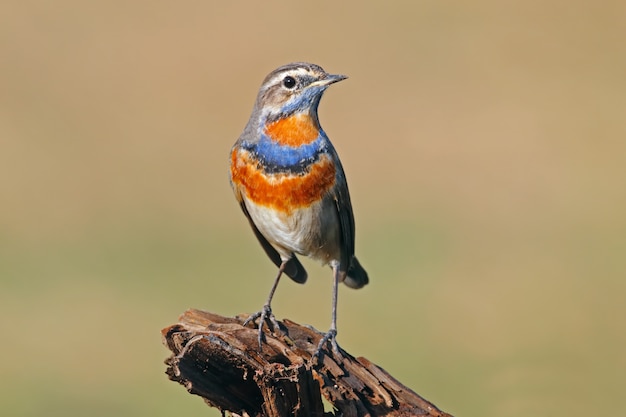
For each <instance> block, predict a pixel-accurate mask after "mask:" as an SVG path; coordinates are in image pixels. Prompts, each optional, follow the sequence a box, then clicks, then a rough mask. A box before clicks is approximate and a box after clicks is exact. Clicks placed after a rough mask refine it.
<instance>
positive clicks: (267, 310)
mask: <svg viewBox="0 0 626 417" xmlns="http://www.w3.org/2000/svg"><path fill="white" fill-rule="evenodd" d="M286 266H287V261H283V262H282V263H281V264H280V267H279V268H278V275H276V279H275V280H274V285H272V289H271V290H270V294H269V296H268V297H267V301H266V302H265V305H263V309H262V310H261V311H257V312H256V313H254V314H252V315H251V316H250V317H248V318H247V319H246V321H244V322H243V325H244V327H245V326H246V325H247V324H248V323H250V322H252V323H254V321H255V320H256V319H258V318H259V317H260V318H261V319H260V320H259V351H262V350H263V338H264V335H263V324H264V323H265V322H266V320H267V321H269V322H270V324H271V325H272V328H271V329H270V330H273V329H279V325H278V322H277V321H276V317H274V314H273V313H272V307H271V304H272V298H274V292H275V291H276V288H277V287H278V282H279V281H280V277H281V276H282V275H283V271H284V270H285V267H286ZM268 328H269V327H268Z"/></svg>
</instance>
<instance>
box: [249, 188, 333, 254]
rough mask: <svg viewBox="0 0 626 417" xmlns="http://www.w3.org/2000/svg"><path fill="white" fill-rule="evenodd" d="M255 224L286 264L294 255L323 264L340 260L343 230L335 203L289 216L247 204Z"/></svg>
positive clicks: (316, 205) (319, 204)
mask: <svg viewBox="0 0 626 417" xmlns="http://www.w3.org/2000/svg"><path fill="white" fill-rule="evenodd" d="M245 204H246V208H247V209H248V213H249V214H250V217H251V218H252V220H253V221H254V224H255V225H256V227H257V228H258V229H259V231H260V232H261V234H263V236H264V237H265V238H266V239H267V241H268V242H269V243H270V244H271V245H272V246H273V247H274V248H275V249H276V250H277V251H278V253H279V254H280V256H281V258H282V259H283V260H286V259H289V258H291V256H292V253H297V254H300V255H305V256H309V257H311V258H313V259H316V260H318V261H320V262H322V263H323V264H327V263H329V262H331V261H333V260H337V261H338V260H339V259H340V227H339V218H338V215H337V210H336V208H335V207H334V202H333V201H332V200H330V199H325V200H324V201H322V202H319V203H315V204H313V205H312V206H310V207H308V208H306V209H296V210H293V211H292V212H291V213H289V214H286V213H283V212H279V211H277V210H274V209H272V208H269V207H266V206H261V205H256V204H254V203H252V202H250V201H246V202H245Z"/></svg>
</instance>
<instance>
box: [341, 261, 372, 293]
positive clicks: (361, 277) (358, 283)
mask: <svg viewBox="0 0 626 417" xmlns="http://www.w3.org/2000/svg"><path fill="white" fill-rule="evenodd" d="M369 281H370V279H369V278H368V277H367V272H365V269H363V267H362V266H361V264H360V263H359V261H358V260H357V259H356V256H354V257H352V262H350V268H348V273H347V275H346V279H345V280H344V281H343V283H344V284H346V285H347V286H348V287H350V288H355V289H356V288H361V287H363V286H365V284H367V283H368V282H369Z"/></svg>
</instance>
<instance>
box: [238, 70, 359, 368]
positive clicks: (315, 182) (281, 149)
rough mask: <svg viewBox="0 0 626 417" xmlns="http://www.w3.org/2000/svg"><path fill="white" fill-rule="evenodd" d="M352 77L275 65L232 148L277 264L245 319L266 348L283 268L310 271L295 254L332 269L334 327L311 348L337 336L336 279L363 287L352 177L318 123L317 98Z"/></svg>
mask: <svg viewBox="0 0 626 417" xmlns="http://www.w3.org/2000/svg"><path fill="white" fill-rule="evenodd" d="M346 78H348V77H347V76H345V75H335V74H329V73H327V72H326V71H324V69H323V68H322V67H320V66H319V65H316V64H312V63H307V62H294V63H290V64H287V65H283V66H280V67H278V68H276V69H275V70H273V71H272V72H270V73H269V74H268V75H267V76H266V77H265V79H264V81H263V83H262V84H261V87H260V89H259V92H258V95H257V98H256V101H255V104H254V108H253V110H252V114H251V115H250V119H249V120H248V123H247V124H246V126H245V128H244V130H243V132H242V134H241V135H240V136H239V138H238V139H237V141H236V142H235V144H234V145H233V147H232V149H231V152H230V184H231V187H232V189H233V192H234V194H235V197H236V199H237V201H238V202H239V205H240V207H241V209H242V211H243V213H244V214H245V216H246V217H247V219H248V221H249V223H250V226H251V227H252V230H253V232H254V234H255V236H256V238H257V239H258V241H259V242H260V244H261V246H262V247H263V249H264V250H265V253H266V254H267V256H268V257H269V258H270V259H271V261H272V262H273V263H274V264H275V265H276V266H277V267H278V273H277V275H276V278H275V279H274V283H273V285H272V287H271V290H270V293H269V295H268V297H267V301H266V302H265V304H264V305H263V308H262V310H261V311H259V312H257V313H254V314H252V315H250V316H249V317H248V319H247V320H246V321H245V322H244V323H243V324H244V326H247V325H248V324H249V323H253V324H256V323H255V321H256V320H257V319H259V324H258V344H259V350H260V351H262V343H263V340H264V335H263V325H264V324H266V325H267V326H268V329H270V331H271V328H270V327H269V326H271V327H272V328H273V329H276V330H278V329H279V326H278V322H277V321H276V319H275V317H274V314H273V312H272V309H271V302H272V298H273V297H274V292H275V291H276V288H277V287H278V283H279V281H280V278H281V276H282V275H283V274H286V275H288V276H289V277H290V278H291V279H292V280H293V281H295V282H297V283H301V284H303V283H305V281H306V280H307V276H308V275H307V272H306V270H305V269H304V267H303V266H302V264H301V263H300V261H299V259H298V257H297V256H298V255H302V256H305V257H309V258H311V259H313V260H316V261H319V262H321V264H322V265H329V266H330V268H331V269H332V278H333V287H332V309H331V325H330V329H329V331H328V332H327V333H325V334H324V336H323V337H322V338H321V340H320V342H319V344H318V346H317V348H316V350H315V354H314V356H318V355H319V354H320V353H321V352H322V350H323V348H324V347H325V346H326V344H327V343H328V342H330V344H331V348H332V349H333V353H335V354H337V353H338V352H339V348H338V345H337V341H336V336H337V293H338V286H339V283H341V282H343V283H344V284H346V285H347V286H348V287H350V288H361V287H363V286H364V285H366V284H367V283H368V282H369V278H368V274H367V272H366V271H365V269H364V268H363V267H362V266H361V264H360V263H359V261H358V260H357V258H356V257H355V255H354V252H355V230H354V229H355V222H354V216H353V212H352V204H351V202H350V194H349V192H348V184H347V182H346V177H345V174H344V170H343V167H342V165H341V161H340V160H339V156H338V154H337V152H336V150H335V148H334V147H333V145H332V143H331V142H330V140H329V139H328V136H327V135H326V133H325V132H324V130H323V129H322V127H321V126H320V122H319V117H318V106H319V103H320V99H321V98H322V95H323V94H324V92H325V91H326V89H327V88H328V87H329V86H330V85H331V84H334V83H337V82H339V81H342V80H345V79H346Z"/></svg>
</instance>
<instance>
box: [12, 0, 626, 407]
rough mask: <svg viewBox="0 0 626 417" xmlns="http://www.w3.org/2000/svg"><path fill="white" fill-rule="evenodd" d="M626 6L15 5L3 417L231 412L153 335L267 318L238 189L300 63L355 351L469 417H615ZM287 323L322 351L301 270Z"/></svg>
mask: <svg viewBox="0 0 626 417" xmlns="http://www.w3.org/2000/svg"><path fill="white" fill-rule="evenodd" d="M625 22H626V3H624V2H620V1H614V2H611V1H604V2H576V1H574V2H572V1H548V2H540V1H509V2H496V1H476V2H447V3H446V2H440V1H404V2H400V1H399V2H370V3H367V4H366V3H364V2H357V1H345V2H330V1H317V2H313V3H303V4H295V3H291V2H222V3H211V2H196V1H182V2H165V1H131V2H118V1H112V2H83V1H65V0H61V1H56V2H43V1H39V2H37V1H20V2H17V1H9V2H4V3H2V5H0V197H1V204H0V332H1V333H2V343H1V344H0V345H1V347H0V354H1V356H2V358H3V360H2V361H1V362H0V375H2V378H1V379H0V414H2V415H5V416H29V417H30V416H41V415H46V416H83V415H90V416H110V415H117V416H138V415H152V416H169V415H173V414H176V415H182V414H185V415H215V416H217V415H219V413H217V412H216V411H214V410H209V409H208V408H207V407H206V406H205V405H204V404H203V403H202V401H201V400H200V399H199V398H196V397H192V396H190V395H188V394H187V393H186V392H185V390H184V389H183V388H182V387H180V386H178V385H176V384H174V383H171V382H169V381H168V380H167V378H166V376H165V375H164V373H163V372H164V369H165V366H164V365H163V364H162V361H163V359H164V358H165V357H166V356H167V351H166V350H165V348H163V347H162V346H161V342H160V333H159V331H160V329H161V328H163V327H165V326H167V325H169V324H171V323H173V322H175V320H176V318H177V316H178V314H179V313H181V312H182V311H184V310H185V309H187V308H189V307H195V308H202V309H207V310H211V311H214V312H218V313H221V314H225V315H235V314H237V313H241V312H251V311H256V310H258V309H259V308H260V307H261V305H262V303H263V301H264V299H265V297H266V294H267V291H268V290H269V286H270V284H271V281H272V279H273V277H274V272H275V271H274V267H273V266H272V264H271V263H270V262H269V260H267V259H266V258H265V255H264V253H263V252H262V250H261V248H260V246H258V244H257V242H256V241H255V239H254V237H253V235H252V233H251V232H250V230H249V228H248V225H247V222H246V221H245V219H244V217H243V215H242V214H241V213H240V211H239V208H238V207H237V205H236V203H235V201H234V198H233V196H232V193H231V191H230V189H229V185H228V179H227V178H228V176H227V166H228V157H227V156H228V152H229V150H230V147H231V146H232V144H233V142H234V141H235V139H236V138H237V136H238V135H239V133H240V132H241V130H242V129H243V127H244V125H245V123H246V121H247V118H248V115H249V112H250V110H251V108H252V104H253V101H254V99H255V96H256V91H257V89H258V87H259V85H260V82H261V81H262V79H263V78H264V76H265V75H266V74H267V73H268V72H269V71H271V70H272V69H274V68H275V67H277V66H279V65H281V64H285V63H287V62H290V61H295V60H306V61H311V62H314V63H317V64H320V65H322V66H323V67H324V68H325V69H326V70H327V71H329V72H334V73H344V74H347V75H349V76H350V79H349V80H347V81H345V82H343V83H341V84H338V85H336V86H333V87H332V88H331V89H330V90H329V91H328V92H327V94H326V95H325V98H324V99H323V101H322V103H321V106H320V117H321V121H322V125H323V127H324V129H325V130H326V132H327V133H328V134H329V136H330V138H331V139H332V140H333V142H334V144H335V146H336V148H337V149H338V151H339V153H340V155H341V157H342V160H343V163H344V167H345V169H346V172H347V176H348V181H349V184H350V189H351V193H352V199H353V205H354V208H355V216H356V222H357V253H358V255H359V258H360V259H361V261H362V263H363V264H364V265H365V266H366V267H367V269H368V271H369V273H370V277H371V284H370V285H369V286H368V287H367V288H365V289H363V290H360V291H351V290H349V289H347V288H342V289H341V292H340V295H339V296H340V300H339V342H340V344H341V345H342V346H343V347H344V348H345V349H347V350H348V351H350V352H351V353H353V354H357V355H363V356H366V357H367V358H369V359H370V360H372V361H374V362H376V363H378V364H379V365H381V366H382V367H384V368H385V369H387V370H388V371H389V372H390V373H391V374H393V375H394V376H396V377H397V378H398V379H400V380H401V381H402V382H404V383H405V384H407V385H409V386H410V387H412V388H413V389H414V390H415V391H417V392H418V393H420V394H422V395H423V396H425V397H426V398H428V399H429V400H431V401H433V402H434V403H435V404H437V405H438V406H439V407H441V408H442V409H444V410H446V411H448V412H450V413H452V414H455V415H457V416H498V417H509V416H510V417H515V416H526V415H533V416H554V415H568V416H587V415H599V414H603V415H623V414H624V413H626V397H625V396H624V393H623V391H624V386H625V385H624V383H625V381H624V375H626V331H625V330H624V318H625V317H626V303H625V295H626V283H625V282H624V277H625V275H626V168H625V162H626V120H625V116H626V76H625V74H626V47H625V43H624V39H626V24H625ZM305 265H306V266H307V267H308V269H309V272H310V278H311V279H310V280H309V282H308V283H307V285H305V286H299V285H296V284H294V283H292V282H289V281H285V282H284V283H282V285H281V287H280V288H279V290H278V292H277V295H276V298H275V304H274V311H275V312H276V314H277V316H278V317H279V318H282V317H289V318H291V319H293V320H296V321H299V322H302V323H309V324H312V325H313V326H315V327H317V328H318V329H321V330H326V329H327V327H328V325H329V321H330V285H331V275H330V273H329V271H328V270H327V269H326V268H321V267H318V266H317V265H313V264H311V263H310V262H307V263H306V264H305Z"/></svg>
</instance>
